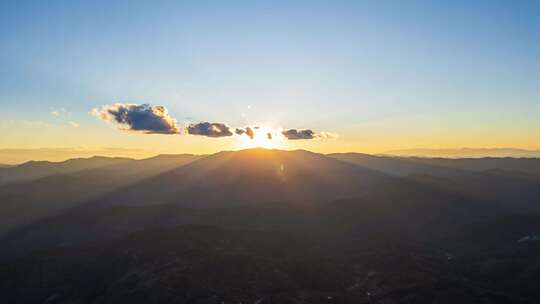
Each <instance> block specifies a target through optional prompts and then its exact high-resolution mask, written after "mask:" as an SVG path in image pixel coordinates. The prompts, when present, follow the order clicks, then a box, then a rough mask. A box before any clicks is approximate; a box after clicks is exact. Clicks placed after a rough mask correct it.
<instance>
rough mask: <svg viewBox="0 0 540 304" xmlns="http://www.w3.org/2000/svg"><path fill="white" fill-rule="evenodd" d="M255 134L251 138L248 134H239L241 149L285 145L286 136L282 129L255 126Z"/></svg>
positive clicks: (270, 147) (271, 147) (269, 147)
mask: <svg viewBox="0 0 540 304" xmlns="http://www.w3.org/2000/svg"><path fill="white" fill-rule="evenodd" d="M253 131H254V136H253V138H250V137H249V136H247V135H246V134H243V135H241V136H238V145H239V148H241V149H246V148H267V149H275V148H281V147H283V145H284V137H283V135H282V134H281V131H280V130H277V129H273V128H269V127H263V126H261V127H254V128H253Z"/></svg>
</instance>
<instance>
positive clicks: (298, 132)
mask: <svg viewBox="0 0 540 304" xmlns="http://www.w3.org/2000/svg"><path fill="white" fill-rule="evenodd" d="M281 134H283V136H285V137H286V138H287V139H289V140H297V139H314V138H315V137H316V135H315V132H313V131H312V130H310V129H288V130H283V131H282V132H281Z"/></svg>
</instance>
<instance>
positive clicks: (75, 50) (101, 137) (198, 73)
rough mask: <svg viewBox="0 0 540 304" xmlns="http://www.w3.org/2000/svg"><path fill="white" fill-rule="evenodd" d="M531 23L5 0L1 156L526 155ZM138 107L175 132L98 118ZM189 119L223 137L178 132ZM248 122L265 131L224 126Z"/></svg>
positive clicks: (536, 123) (527, 16)
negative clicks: (504, 151)
mask: <svg viewBox="0 0 540 304" xmlns="http://www.w3.org/2000/svg"><path fill="white" fill-rule="evenodd" d="M539 15H540V2H538V1H519V0H517V1H496V0H492V1H301V0H298V1H54V0H51V1H6V0H5V1H1V2H0V46H1V47H0V107H1V110H0V128H1V130H2V131H1V132H0V149H38V148H69V149H87V150H92V151H93V150H99V149H111V151H112V150H114V149H123V151H129V150H131V151H139V152H137V153H140V151H146V152H144V153H143V154H145V153H147V152H148V153H150V154H151V153H213V152H217V151H220V150H233V149H239V148H243V147H250V146H253V145H255V146H257V145H262V146H266V145H268V146H269V147H276V148H282V149H308V150H312V151H316V152H322V153H329V152H346V151H356V152H366V153H381V152H385V151H389V150H397V149H410V148H445V149H446V148H461V147H471V148H497V147H512V148H522V149H539V148H540V119H539V118H540V85H538V84H540V18H538V16H539ZM146 104H147V105H149V107H150V108H148V109H151V110H152V111H154V110H153V109H161V108H164V109H165V110H166V116H164V117H166V119H169V118H170V119H172V120H174V122H175V126H176V127H177V128H176V129H175V130H178V132H169V133H166V134H165V133H163V132H150V131H151V130H150V131H148V130H147V131H145V129H144V128H143V129H140V128H139V129H137V126H136V125H135V124H134V123H133V122H127V121H125V120H122V119H119V118H118V116H115V115H116V114H118V113H116V114H115V113H112V114H111V112H110V111H109V109H110V107H111V106H114V105H124V106H126V107H127V106H129V105H131V106H141V105H146ZM160 106H161V107H160ZM108 107H109V108H108ZM116 109H118V107H117V108H116ZM137 109H138V108H137ZM99 111H102V112H99ZM103 111H105V112H103ZM107 111H109V112H107ZM99 113H101V114H102V115H100V114H99ZM202 122H209V123H219V124H224V125H226V126H228V127H230V128H231V129H230V130H231V131H232V132H231V134H233V135H232V136H223V137H221V136H216V137H210V136H205V135H202V136H201V134H194V133H192V134H189V130H190V128H189V126H192V127H193V128H192V130H195V129H196V130H199V131H200V128H199V129H197V128H198V127H199V126H198V125H197V124H199V123H202ZM145 125H146V126H147V125H148V124H145ZM249 126H251V127H255V126H258V127H260V128H261V129H260V130H264V131H261V132H264V134H262V133H261V134H262V135H260V138H258V140H254V141H253V140H251V139H250V138H249V137H247V136H246V135H245V134H243V135H238V134H236V133H235V132H233V131H234V130H235V129H236V128H244V129H245V128H246V127H249ZM258 130H259V129H258ZM287 130H298V131H302V130H304V131H305V130H310V131H313V134H314V136H312V137H311V138H309V139H304V138H300V139H294V140H289V139H288V138H287V137H286V136H285V137H284V136H282V134H285V133H283V132H285V131H287ZM267 131H271V132H273V134H274V137H273V139H272V140H270V139H265V138H266V133H267ZM289 134H290V133H289ZM324 134H331V136H324ZM133 153H135V152H133ZM0 161H1V159H0Z"/></svg>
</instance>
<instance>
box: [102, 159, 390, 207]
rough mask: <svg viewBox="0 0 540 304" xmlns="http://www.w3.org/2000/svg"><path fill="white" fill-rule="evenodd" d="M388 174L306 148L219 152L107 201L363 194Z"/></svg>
mask: <svg viewBox="0 0 540 304" xmlns="http://www.w3.org/2000/svg"><path fill="white" fill-rule="evenodd" d="M389 180H391V178H389V177H387V176H386V175H384V174H382V173H380V172H377V171H373V170H370V169H366V168H362V167H359V166H354V165H351V164H348V163H344V162H341V161H339V160H336V159H333V158H330V157H327V156H324V155H322V154H317V153H312V152H308V151H280V150H266V149H249V150H242V151H236V152H220V153H217V154H214V155H211V156H208V157H206V158H203V159H200V160H198V161H196V162H193V163H191V164H189V165H187V166H184V167H181V168H178V169H176V170H172V171H169V172H166V173H164V174H162V175H159V176H156V177H154V178H151V179H147V180H144V181H142V182H140V183H137V184H135V185H132V186H130V187H127V188H125V189H122V190H120V191H117V192H115V193H113V194H111V195H110V196H108V197H106V198H104V201H106V202H107V203H111V204H134V205H144V204H161V203H177V204H180V205H183V206H190V207H209V206H224V205H225V206H230V205H242V204H257V203H263V202H275V201H288V202H296V203H299V204H302V203H309V204H310V203H314V202H326V201H329V200H333V199H339V198H348V197H354V196H358V195H362V194H363V193H365V192H366V191H370V190H372V189H374V187H377V186H380V185H382V184H384V183H386V182H388V181H389Z"/></svg>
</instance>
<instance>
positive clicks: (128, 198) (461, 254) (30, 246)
mask: <svg viewBox="0 0 540 304" xmlns="http://www.w3.org/2000/svg"><path fill="white" fill-rule="evenodd" d="M69 162H70V161H68V162H64V163H27V164H24V165H21V166H15V167H6V168H0V177H2V180H3V182H2V184H0V202H1V203H0V224H1V225H0V228H1V230H0V235H1V247H0V258H1V262H0V295H1V297H2V302H3V303H65V304H67V303H258V304H263V303H539V302H540V288H538V287H539V286H540V160H539V159H533V158H531V159H509V158H500V159H463V160H445V159H419V158H391V157H377V156H371V155H364V154H354V153H352V154H334V155H326V156H325V155H321V154H315V153H311V152H307V151H292V152H285V151H276V150H261V149H256V150H245V151H238V152H221V153H218V154H215V155H210V156H205V157H200V156H193V155H168V156H158V157H156V158H152V159H147V160H130V159H103V158H93V159H82V160H77V161H71V164H73V166H72V165H70V163H69ZM36 165H37V166H38V168H39V170H38V169H35V170H34V169H32V166H36ZM36 172H39V174H37V173H36Z"/></svg>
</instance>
